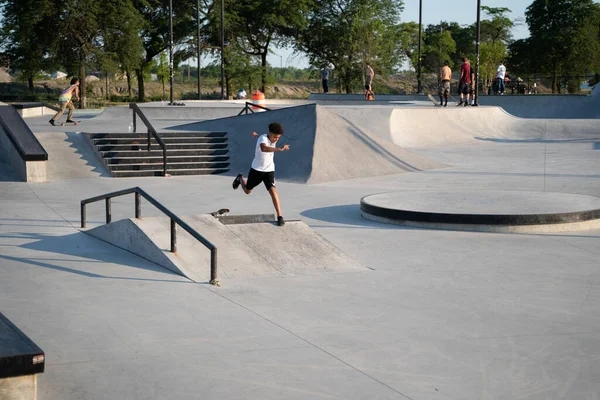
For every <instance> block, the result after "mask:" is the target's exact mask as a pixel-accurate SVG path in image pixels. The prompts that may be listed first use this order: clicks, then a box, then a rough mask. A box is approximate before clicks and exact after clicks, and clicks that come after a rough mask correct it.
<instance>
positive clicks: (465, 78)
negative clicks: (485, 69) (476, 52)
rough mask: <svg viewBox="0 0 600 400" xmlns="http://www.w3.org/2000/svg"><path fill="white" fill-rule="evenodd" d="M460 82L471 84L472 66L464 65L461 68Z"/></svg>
mask: <svg viewBox="0 0 600 400" xmlns="http://www.w3.org/2000/svg"><path fill="white" fill-rule="evenodd" d="M460 81H461V82H464V83H471V64H469V63H464V64H463V65H462V67H460Z"/></svg>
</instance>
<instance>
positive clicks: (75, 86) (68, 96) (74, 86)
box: [49, 78, 79, 125]
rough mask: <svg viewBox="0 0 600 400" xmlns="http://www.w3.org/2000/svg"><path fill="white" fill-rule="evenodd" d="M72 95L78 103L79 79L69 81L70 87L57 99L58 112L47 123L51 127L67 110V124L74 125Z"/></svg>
mask: <svg viewBox="0 0 600 400" xmlns="http://www.w3.org/2000/svg"><path fill="white" fill-rule="evenodd" d="M73 95H75V100H77V101H79V79H77V78H73V79H71V86H69V87H68V88H67V89H65V90H64V91H63V92H62V93H61V94H60V97H59V98H58V101H59V103H60V111H59V112H57V113H56V115H55V116H54V117H52V119H51V120H50V121H49V122H50V124H51V125H55V123H56V121H57V120H58V119H59V118H60V117H61V115H63V114H64V112H65V110H66V109H67V108H68V109H69V114H68V115H67V121H66V122H68V123H75V121H73V119H72V118H73V111H75V106H74V105H73V100H72V99H73Z"/></svg>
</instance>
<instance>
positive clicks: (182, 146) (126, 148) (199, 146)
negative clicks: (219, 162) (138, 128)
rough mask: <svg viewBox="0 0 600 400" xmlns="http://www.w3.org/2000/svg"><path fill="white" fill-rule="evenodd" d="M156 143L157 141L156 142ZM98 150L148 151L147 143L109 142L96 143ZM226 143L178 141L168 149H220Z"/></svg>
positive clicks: (223, 147)
mask: <svg viewBox="0 0 600 400" xmlns="http://www.w3.org/2000/svg"><path fill="white" fill-rule="evenodd" d="M154 143H156V142H154ZM96 147H97V148H98V151H100V152H109V151H140V150H142V151H147V150H146V149H147V148H148V147H147V145H145V144H144V145H142V144H115V145H112V144H109V145H96ZM226 148H227V144H226V143H177V144H171V143H168V144H167V151H168V152H169V154H170V153H171V150H219V149H226ZM150 150H151V151H162V148H161V147H160V146H159V145H158V144H152V145H151V146H150Z"/></svg>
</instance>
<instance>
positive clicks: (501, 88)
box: [496, 62, 506, 95]
mask: <svg viewBox="0 0 600 400" xmlns="http://www.w3.org/2000/svg"><path fill="white" fill-rule="evenodd" d="M496 78H498V94H501V95H504V91H505V90H506V89H505V86H504V79H505V78H506V67H505V66H504V63H502V62H500V65H499V66H498V73H497V74H496Z"/></svg>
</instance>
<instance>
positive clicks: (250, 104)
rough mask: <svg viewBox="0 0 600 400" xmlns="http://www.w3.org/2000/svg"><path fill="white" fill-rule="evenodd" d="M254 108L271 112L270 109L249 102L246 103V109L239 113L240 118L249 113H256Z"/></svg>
mask: <svg viewBox="0 0 600 400" xmlns="http://www.w3.org/2000/svg"><path fill="white" fill-rule="evenodd" d="M252 107H256V108H260V109H263V110H265V111H271V109H270V108H267V107H264V106H261V105H260V104H254V103H250V102H249V101H247V102H246V105H245V106H244V108H242V111H240V112H239V114H238V116H240V115H242V114H244V113H246V114H248V112H251V113H252V114H254V113H255V111H254V110H253V109H252Z"/></svg>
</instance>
